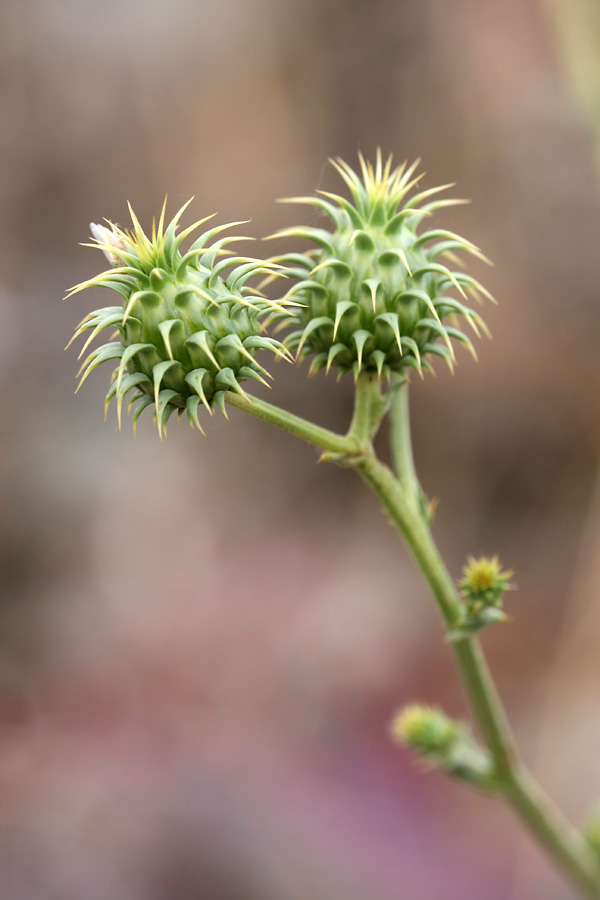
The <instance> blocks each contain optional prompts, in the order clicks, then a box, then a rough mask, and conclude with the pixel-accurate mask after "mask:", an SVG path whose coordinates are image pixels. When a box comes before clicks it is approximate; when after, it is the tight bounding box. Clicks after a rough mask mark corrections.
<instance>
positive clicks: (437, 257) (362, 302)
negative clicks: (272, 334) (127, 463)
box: [273, 153, 492, 377]
mask: <svg viewBox="0 0 600 900" xmlns="http://www.w3.org/2000/svg"><path fill="white" fill-rule="evenodd" d="M332 164H333V165H334V166H335V168H336V169H337V170H338V172H339V173H340V175H341V176H342V178H343V179H344V181H345V182H346V184H347V186H348V187H349V189H350V192H351V194H352V199H353V202H350V201H349V200H347V199H346V198H344V197H340V196H338V195H337V194H329V193H327V192H325V191H319V193H320V194H321V195H322V196H321V197H293V198H289V199H288V200H286V201H284V202H288V203H308V204H310V205H311V206H316V207H317V208H318V209H320V210H322V211H323V212H324V213H326V214H327V215H328V216H329V217H330V219H331V220H332V222H333V226H334V227H333V231H327V230H325V229H324V228H317V227H312V226H305V227H294V228H287V229H285V230H283V231H280V232H278V233H277V234H276V235H273V237H274V238H281V237H287V236H294V237H299V238H306V239H308V240H309V241H312V242H313V243H314V244H317V249H312V250H308V251H307V252H305V253H287V254H284V255H283V256H280V257H277V261H278V262H280V263H284V264H285V265H286V266H288V267H289V268H288V270H287V274H288V275H290V276H291V277H294V278H297V279H298V282H297V284H295V285H294V286H293V287H292V288H291V290H290V291H289V292H288V293H287V295H286V299H288V300H292V299H293V300H296V301H299V303H300V304H303V306H299V307H298V308H297V309H296V310H295V311H294V318H295V319H296V325H297V326H299V327H297V328H296V330H294V331H293V332H292V333H290V334H289V335H288V336H287V338H286V339H285V342H284V343H285V344H286V346H287V347H289V348H290V349H293V350H296V352H297V354H298V356H299V357H300V358H304V357H306V356H309V355H314V359H313V361H312V364H311V367H310V372H311V374H312V373H314V372H316V371H318V370H319V369H322V368H325V369H326V370H327V371H329V369H330V368H331V366H335V367H336V368H338V369H339V371H340V374H344V373H345V372H348V371H352V372H353V373H354V376H355V377H357V376H358V373H359V372H360V371H361V369H367V370H369V371H375V372H377V373H378V374H379V377H381V376H382V375H389V374H390V373H391V372H400V371H401V370H403V369H406V368H407V367H412V368H415V369H417V370H418V371H419V373H420V374H421V373H422V370H423V369H430V368H431V366H430V363H429V361H428V360H427V356H430V355H432V354H434V355H436V356H441V357H442V358H443V359H445V360H446V362H447V363H448V365H449V366H450V367H451V368H452V366H453V362H454V349H453V346H452V342H453V341H459V342H460V343H462V344H464V345H465V346H466V347H467V348H468V349H469V350H470V351H471V353H472V354H473V355H475V351H474V348H473V345H472V343H471V341H470V340H469V338H468V337H467V336H466V335H465V334H464V333H463V332H462V331H461V330H459V328H458V327H456V325H457V323H458V321H459V320H460V318H462V319H466V321H467V322H468V323H469V325H470V326H471V328H472V329H473V330H474V331H475V332H476V333H477V334H479V330H480V329H481V330H483V331H486V330H487V329H486V327H485V325H484V323H483V322H482V320H481V318H480V316H479V315H478V314H477V313H476V312H474V311H473V310H472V309H470V308H469V307H468V306H466V305H464V303H463V302H461V301H459V300H458V299H457V298H456V297H455V296H450V295H449V293H448V292H449V291H450V292H451V291H454V292H455V293H457V294H459V295H461V297H462V299H463V300H466V299H467V294H470V295H471V296H472V297H474V298H475V299H480V297H481V295H485V296H487V297H489V298H490V299H492V298H491V295H490V294H489V292H488V291H486V290H485V288H483V287H482V286H481V285H480V284H479V282H478V281H476V280H475V279H474V278H472V277H471V276H470V275H466V274H465V273H464V272H453V271H451V270H450V269H449V268H448V267H447V266H446V265H445V264H444V262H443V261H445V260H450V261H453V262H457V259H456V256H455V252H456V251H465V252H467V253H471V254H473V255H474V256H477V257H479V258H481V259H485V257H484V256H483V254H482V253H481V252H480V251H479V250H478V248H477V247H475V245H474V244H472V243H471V242H470V241H467V240H465V239H464V238H461V237H459V235H457V234H454V233H453V232H450V231H445V230H443V229H440V228H432V229H430V230H429V231H423V232H422V233H420V234H419V233H418V229H419V227H420V225H421V224H422V222H423V220H424V219H426V218H428V217H429V216H430V215H431V213H432V212H434V211H435V210H437V209H439V208H440V207H443V206H450V205H452V204H457V203H461V202H464V201H460V200H434V201H429V198H430V197H431V196H432V195H433V194H436V193H437V192H438V191H442V190H444V189H445V188H447V187H451V185H444V186H442V187H438V188H431V189H429V190H427V191H422V192H421V193H418V194H413V196H412V197H410V198H408V199H407V195H408V194H409V193H410V191H411V189H412V188H413V187H414V186H415V185H416V183H417V182H418V181H419V178H420V176H419V177H416V178H414V177H413V173H414V171H415V168H416V166H417V163H415V164H413V165H412V166H409V167H407V165H406V163H405V164H404V165H402V166H400V167H399V168H397V169H395V170H393V171H392V169H391V156H390V157H389V158H388V160H387V162H386V163H385V165H384V164H383V163H382V159H381V154H380V153H378V154H377V159H376V164H375V166H374V167H373V166H372V165H371V164H370V163H367V162H365V160H364V159H363V158H362V156H361V157H360V166H361V173H362V177H360V176H359V175H358V174H357V173H356V172H354V171H353V170H352V169H351V168H350V166H348V165H347V164H346V163H345V162H343V161H342V160H335V161H334V160H332ZM275 318H276V317H275ZM440 339H441V342H440Z"/></svg>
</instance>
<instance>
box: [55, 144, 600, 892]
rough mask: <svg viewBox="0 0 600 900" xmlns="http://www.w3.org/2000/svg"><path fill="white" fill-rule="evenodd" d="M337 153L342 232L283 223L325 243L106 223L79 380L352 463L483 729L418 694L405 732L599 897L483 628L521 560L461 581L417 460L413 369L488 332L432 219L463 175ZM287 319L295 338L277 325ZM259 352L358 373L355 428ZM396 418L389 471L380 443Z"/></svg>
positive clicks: (161, 421)
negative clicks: (97, 299)
mask: <svg viewBox="0 0 600 900" xmlns="http://www.w3.org/2000/svg"><path fill="white" fill-rule="evenodd" d="M333 165H334V166H335V168H336V169H337V171H338V172H339V174H340V175H341V176H342V179H343V181H344V182H345V184H346V187H347V189H348V190H349V193H350V196H349V197H348V196H344V195H337V194H329V193H323V192H321V193H320V194H319V196H314V197H303V198H295V200H299V201H300V202H302V203H308V204H310V205H311V206H314V207H316V208H317V209H318V210H320V211H321V212H322V213H323V214H324V217H325V224H326V225H328V227H317V226H315V225H311V226H299V225H295V226H292V227H290V228H287V229H284V230H283V231H281V232H279V233H278V235H277V236H276V237H278V238H280V239H283V238H286V239H288V238H291V239H292V240H294V241H295V240H300V239H302V240H305V241H306V240H307V241H308V242H309V243H310V245H311V246H310V247H309V248H308V249H305V248H304V249H303V248H302V246H300V247H297V248H294V249H293V251H290V252H286V253H284V254H281V255H279V256H278V257H275V258H273V259H270V260H267V261H262V260H260V259H255V258H248V257H240V256H236V255H233V253H232V251H231V250H229V249H227V248H228V246H229V245H230V243H231V242H232V241H233V240H234V239H233V238H230V237H223V236H222V235H221V233H222V231H223V230H225V229H226V228H228V227H229V226H223V225H219V226H215V227H213V228H212V229H210V230H208V231H206V232H204V233H203V234H201V236H200V237H197V238H196V240H194V241H193V243H191V246H190V247H189V248H188V249H187V250H185V251H184V250H183V249H182V245H183V244H184V242H185V241H186V238H188V237H189V236H190V235H191V234H192V232H193V231H195V230H196V229H197V228H198V227H199V226H200V225H201V224H202V223H203V222H205V221H206V219H203V220H201V221H200V222H197V223H195V224H194V225H192V226H190V227H189V228H186V229H184V230H183V231H178V225H179V220H180V218H181V216H182V214H183V212H184V210H185V208H186V206H187V204H186V206H184V207H182V209H181V210H179V212H178V213H177V214H176V215H175V217H174V218H173V219H172V220H171V222H170V223H169V224H168V225H166V226H165V208H164V207H163V210H162V213H161V215H160V218H159V221H158V225H154V226H153V227H152V231H151V233H150V236H147V235H146V233H145V232H144V231H143V230H142V228H141V226H140V224H139V222H138V221H137V219H136V217H135V215H134V214H133V212H132V213H131V215H132V222H133V229H132V230H131V231H128V230H125V229H123V228H120V227H118V226H115V225H113V224H112V223H110V222H108V223H107V225H106V226H92V233H93V237H94V241H93V243H92V246H94V247H97V248H99V249H101V250H102V251H103V252H104V254H105V256H106V257H107V258H108V261H109V263H110V268H108V269H107V270H106V271H103V272H102V273H101V274H100V275H97V276H96V277H94V278H91V279H90V280H89V281H86V282H84V283H83V284H80V285H77V286H76V287H75V288H73V289H72V291H71V292H70V294H71V295H72V294H74V293H77V292H79V291H82V290H83V289H84V288H88V287H95V286H99V287H105V288H110V289H111V290H113V291H116V292H117V294H119V295H120V303H119V304H118V305H116V306H112V307H103V308H102V309H99V310H96V311H95V312H92V313H90V314H88V315H87V316H86V317H85V318H84V319H83V321H82V322H81V323H80V325H79V326H78V328H77V329H76V332H75V335H74V338H78V337H81V336H83V335H84V334H85V333H86V332H89V336H88V338H87V340H86V343H85V345H84V349H83V351H82V355H84V354H85V352H86V350H87V348H88V347H89V345H90V344H93V342H94V340H95V338H96V337H97V336H99V335H100V334H101V333H102V332H103V331H104V330H105V329H107V328H108V329H114V330H115V334H114V336H113V338H112V339H111V340H109V342H108V343H105V344H101V345H99V346H97V347H96V348H95V349H93V350H91V352H90V353H89V355H87V356H86V358H85V359H84V362H83V365H82V368H81V370H80V373H83V374H82V378H81V381H84V380H85V378H86V377H87V375H88V374H89V373H90V372H91V371H92V370H93V369H95V368H96V367H97V366H99V365H101V364H102V363H103V362H107V361H109V360H113V361H114V362H116V368H115V370H114V372H113V378H112V382H111V384H110V387H109V390H108V393H107V396H106V405H107V406H108V405H109V404H110V402H111V400H112V399H113V398H114V399H115V401H116V405H117V416H118V419H119V423H120V421H121V416H122V406H123V403H124V398H125V396H126V395H127V394H128V393H129V392H130V391H132V392H133V394H132V396H131V400H130V401H129V407H130V408H131V407H133V421H134V426H135V422H136V421H137V419H138V417H139V415H140V413H141V412H142V411H143V410H144V409H145V408H147V407H151V408H153V410H154V415H155V419H156V423H157V426H158V431H159V434H161V436H162V434H163V433H164V431H165V427H166V423H167V420H168V419H169V417H170V416H171V415H172V413H173V412H175V411H177V412H178V413H179V414H182V413H183V412H185V413H186V415H187V418H188V419H189V421H190V422H191V423H192V425H194V426H196V427H198V428H200V429H201V420H200V415H208V414H212V412H213V409H214V408H215V407H217V408H220V409H221V410H222V411H223V412H226V406H227V405H230V406H233V407H236V408H237V409H241V410H243V411H245V412H248V413H250V414H251V415H253V416H255V417H258V418H260V419H263V420H264V421H266V422H269V423H271V424H273V425H276V426H277V427H279V428H282V429H283V430H285V431H287V432H289V433H291V434H294V435H296V436H297V437H300V438H302V439H303V440H305V441H308V442H309V443H311V444H312V445H314V446H315V447H317V448H318V449H319V450H320V451H321V457H320V458H321V459H322V460H327V461H330V462H333V463H336V464H338V465H342V466H344V467H346V468H350V469H354V471H355V472H356V473H357V474H358V475H359V476H360V477H361V478H362V480H363V481H364V482H365V484H366V485H367V487H368V488H370V490H371V491H372V492H373V493H374V495H375V497H376V498H377V499H378V501H379V503H380V504H381V506H382V507H383V510H384V511H385V513H386V514H387V517H388V519H389V521H390V523H391V525H392V526H393V527H394V528H395V529H396V530H397V531H398V532H399V534H400V536H401V537H402V538H403V539H404V542H405V544H406V546H407V548H408V550H409V551H410V553H411V554H412V556H413V558H414V560H415V562H416V564H417V566H418V567H419V569H420V570H421V572H422V574H423V576H424V578H425V580H426V582H427V583H428V585H429V587H430V589H431V593H432V595H433V598H434V600H435V602H436V604H437V607H438V609H439V612H440V614H441V619H442V622H443V626H444V630H445V634H446V638H447V641H448V646H449V648H450V649H451V652H452V653H453V655H454V659H455V661H456V664H457V667H458V671H459V674H460V676H461V679H462V683H463V687H464V690H465V693H466V696H467V699H468V701H469V704H470V708H471V713H472V726H471V724H469V723H464V722H457V721H455V720H453V719H451V718H449V717H448V716H446V714H445V713H444V712H443V711H442V710H439V709H437V708H435V707H428V706H422V705H419V704H416V705H411V706H409V707H408V708H407V709H405V710H404V711H400V712H399V713H398V714H397V715H396V717H395V718H394V720H393V723H392V726H391V733H392V737H393V739H394V740H396V741H398V742H400V743H402V744H405V745H407V746H408V747H410V748H411V749H412V750H413V751H414V752H415V753H416V754H417V755H418V756H419V757H420V758H421V759H422V760H423V762H424V763H426V765H427V766H429V767H431V766H434V767H438V768H440V769H442V770H444V771H445V772H447V773H448V774H449V775H450V776H453V777H456V778H459V779H460V780H462V781H465V782H467V783H469V784H472V785H474V786H476V787H477V788H478V789H479V790H483V791H486V792H489V793H491V794H494V795H496V796H501V797H503V798H504V799H505V800H506V802H507V803H508V804H509V805H510V806H511V807H512V809H513V810H514V811H515V813H516V814H517V816H518V817H519V818H520V820H521V821H522V823H523V824H524V826H525V827H526V828H527V829H528V830H529V831H530V833H531V834H532V835H533V836H534V838H535V839H536V840H537V841H538V842H539V844H540V845H541V846H542V847H543V848H544V849H545V850H546V851H547V853H548V854H549V856H550V857H551V859H552V860H553V861H554V863H555V865H556V866H557V867H558V868H559V869H560V870H561V871H562V872H563V874H564V875H565V877H567V878H569V879H571V881H572V882H573V884H574V885H576V886H577V887H578V889H579V890H580V892H581V894H582V895H583V896H586V897H591V898H600V854H599V853H598V846H599V844H600V841H599V840H598V831H599V829H598V824H597V817H596V818H595V819H594V820H593V821H592V822H590V823H588V825H587V826H586V827H585V828H584V829H582V830H579V829H577V828H575V827H574V826H572V825H571V824H570V823H569V822H567V820H566V819H565V818H564V817H563V815H562V814H561V813H560V812H559V811H558V810H557V809H555V807H554V806H553V804H552V803H551V802H550V801H549V799H548V798H547V797H546V795H545V794H544V793H543V791H542V790H541V788H540V787H539V786H538V784H537V783H536V781H535V780H534V779H533V777H532V775H531V774H530V773H529V771H528V770H527V769H526V768H525V766H524V765H523V763H522V761H521V759H520V757H519V754H518V750H517V747H516V744H515V740H514V737H513V734H512V731H511V728H510V726H509V723H508V721H507V718H506V714H505V711H504V709H503V706H502V704H501V701H500V698H499V696H498V692H497V690H496V688H495V685H494V682H493V679H492V676H491V674H490V672H489V669H488V667H487V664H486V661H485V658H484V655H483V652H482V649H481V646H480V643H479V633H480V632H481V631H483V630H484V629H486V628H489V627H495V626H496V625H497V624H499V623H503V622H506V621H507V619H508V617H507V615H506V613H505V612H504V609H503V596H504V594H505V593H506V591H508V590H510V589H511V588H512V585H511V584H510V579H511V577H512V572H509V571H506V570H504V569H503V568H502V566H501V564H500V561H499V560H498V558H497V557H491V558H487V557H482V558H473V557H469V559H468V561H467V563H466V566H465V569H464V571H463V573H462V577H460V578H459V579H458V581H455V580H454V579H453V578H452V576H451V574H450V572H449V571H448V569H447V567H446V565H445V564H444V561H443V559H442V557H441V555H440V553H439V551H438V549H437V547H436V544H435V542H434V539H433V536H432V532H431V520H432V517H433V512H432V505H431V504H430V503H428V501H427V499H426V497H425V494H424V492H423V490H422V488H421V486H420V484H419V481H418V478H417V475H416V471H415V465H414V460H413V453H412V445H411V437H410V424H409V407H408V397H409V390H410V378H411V374H412V373H413V372H415V371H416V372H417V373H418V375H420V376H423V374H424V373H425V372H427V371H430V370H432V368H433V365H432V363H433V361H434V360H435V359H436V358H441V359H442V360H443V361H444V362H445V363H447V364H448V365H449V366H450V367H451V368H452V367H453V366H454V363H455V351H454V345H455V344H457V343H458V344H463V345H464V346H465V347H466V348H467V350H469V351H471V353H472V354H473V355H475V352H474V347H473V344H472V342H471V338H470V337H469V335H468V334H467V333H466V331H465V330H464V329H465V328H468V329H469V330H471V331H473V333H474V334H476V335H478V334H480V333H482V332H483V333H487V329H486V327H485V324H484V322H483V320H482V318H481V316H480V315H479V313H478V312H477V311H476V310H475V309H474V308H473V305H472V304H473V302H475V303H478V302H480V301H481V300H482V299H484V298H491V295H490V294H489V292H488V291H487V290H486V289H485V288H484V287H483V286H482V285H481V284H480V283H479V282H478V281H477V280H476V279H475V278H473V277H472V276H471V275H468V274H466V273H465V272H464V271H463V270H462V268H461V266H462V262H461V260H462V259H463V257H464V256H465V255H467V256H469V255H470V256H475V257H477V258H479V259H484V260H485V257H484V256H483V254H482V253H481V251H480V250H479V249H478V248H477V247H476V246H475V244H473V243H472V242H471V241H469V240H467V239H465V238H462V237H460V236H458V235H457V234H455V233H454V232H451V231H447V230H445V229H441V228H438V227H437V224H435V225H431V224H430V222H431V220H432V216H433V214H434V213H437V212H438V211H440V210H442V209H443V208H444V207H447V206H450V205H452V204H455V203H461V202H464V201H461V200H451V199H441V198H439V197H438V196H437V195H438V194H439V193H440V192H442V191H444V190H446V189H447V188H449V187H451V185H444V186H442V187H440V188H430V189H428V190H422V191H420V190H416V187H417V184H418V182H419V180H420V176H416V175H415V172H416V164H415V165H412V166H407V165H406V164H404V165H402V166H400V167H398V168H396V169H392V161H391V157H390V158H389V159H388V160H387V161H386V162H385V163H384V162H383V160H382V158H381V155H380V154H377V157H376V160H375V163H374V164H370V163H368V162H366V161H365V160H363V159H362V157H361V158H360V173H358V172H355V171H353V170H352V169H351V168H350V166H348V165H347V164H346V163H345V162H343V161H341V160H337V161H335V162H334V163H333ZM236 224H241V223H236ZM450 266H451V267H452V268H450ZM254 276H261V277H263V279H264V280H265V282H269V281H271V282H272V281H273V280H274V279H275V281H276V284H277V285H281V284H286V286H287V289H286V290H285V291H284V293H283V296H281V297H279V298H276V299H269V298H267V297H266V296H265V295H264V294H263V293H262V292H261V291H260V290H259V289H258V288H257V287H251V286H250V284H249V283H250V282H251V281H252V279H253V278H254ZM279 276H283V280H279ZM282 332H284V334H283V339H282V340H280V339H279V338H277V337H275V334H281V333H282ZM259 351H268V353H270V354H271V356H273V355H274V356H279V357H289V356H290V354H291V352H292V351H295V354H296V357H297V358H298V359H299V360H302V359H304V358H305V357H310V358H311V362H310V368H309V374H313V373H315V372H317V371H318V370H320V369H325V370H326V372H329V371H330V370H331V369H335V370H336V371H337V373H338V375H339V376H343V375H344V374H346V373H351V375H352V378H353V380H354V413H353V416H352V420H351V422H350V425H349V428H348V431H347V432H346V433H345V434H337V433H335V432H333V431H331V430H329V429H327V428H323V427H320V426H318V425H315V424H314V423H313V422H311V421H309V420H307V419H304V418H302V417H300V416H297V415H294V414H293V413H291V412H288V411H287V410H285V409H282V408H280V407H278V406H275V405H273V404H271V403H267V402H265V401H264V400H262V399H260V398H258V397H257V396H255V395H254V394H253V393H249V392H248V391H249V388H250V387H251V386H252V385H253V384H255V383H256V382H262V383H266V377H267V371H266V369H265V368H264V367H263V365H262V363H259V362H258V360H257V355H258V353H259ZM80 383H81V382H80ZM242 384H244V387H242ZM202 407H204V410H203V411H202ZM386 418H388V419H389V435H390V442H391V458H392V464H391V466H389V465H386V464H385V463H383V462H382V461H381V460H380V459H379V457H378V455H377V453H376V450H375V447H374V440H375V437H376V435H377V433H378V431H379V428H380V425H381V423H382V422H383V420H384V419H386Z"/></svg>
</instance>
